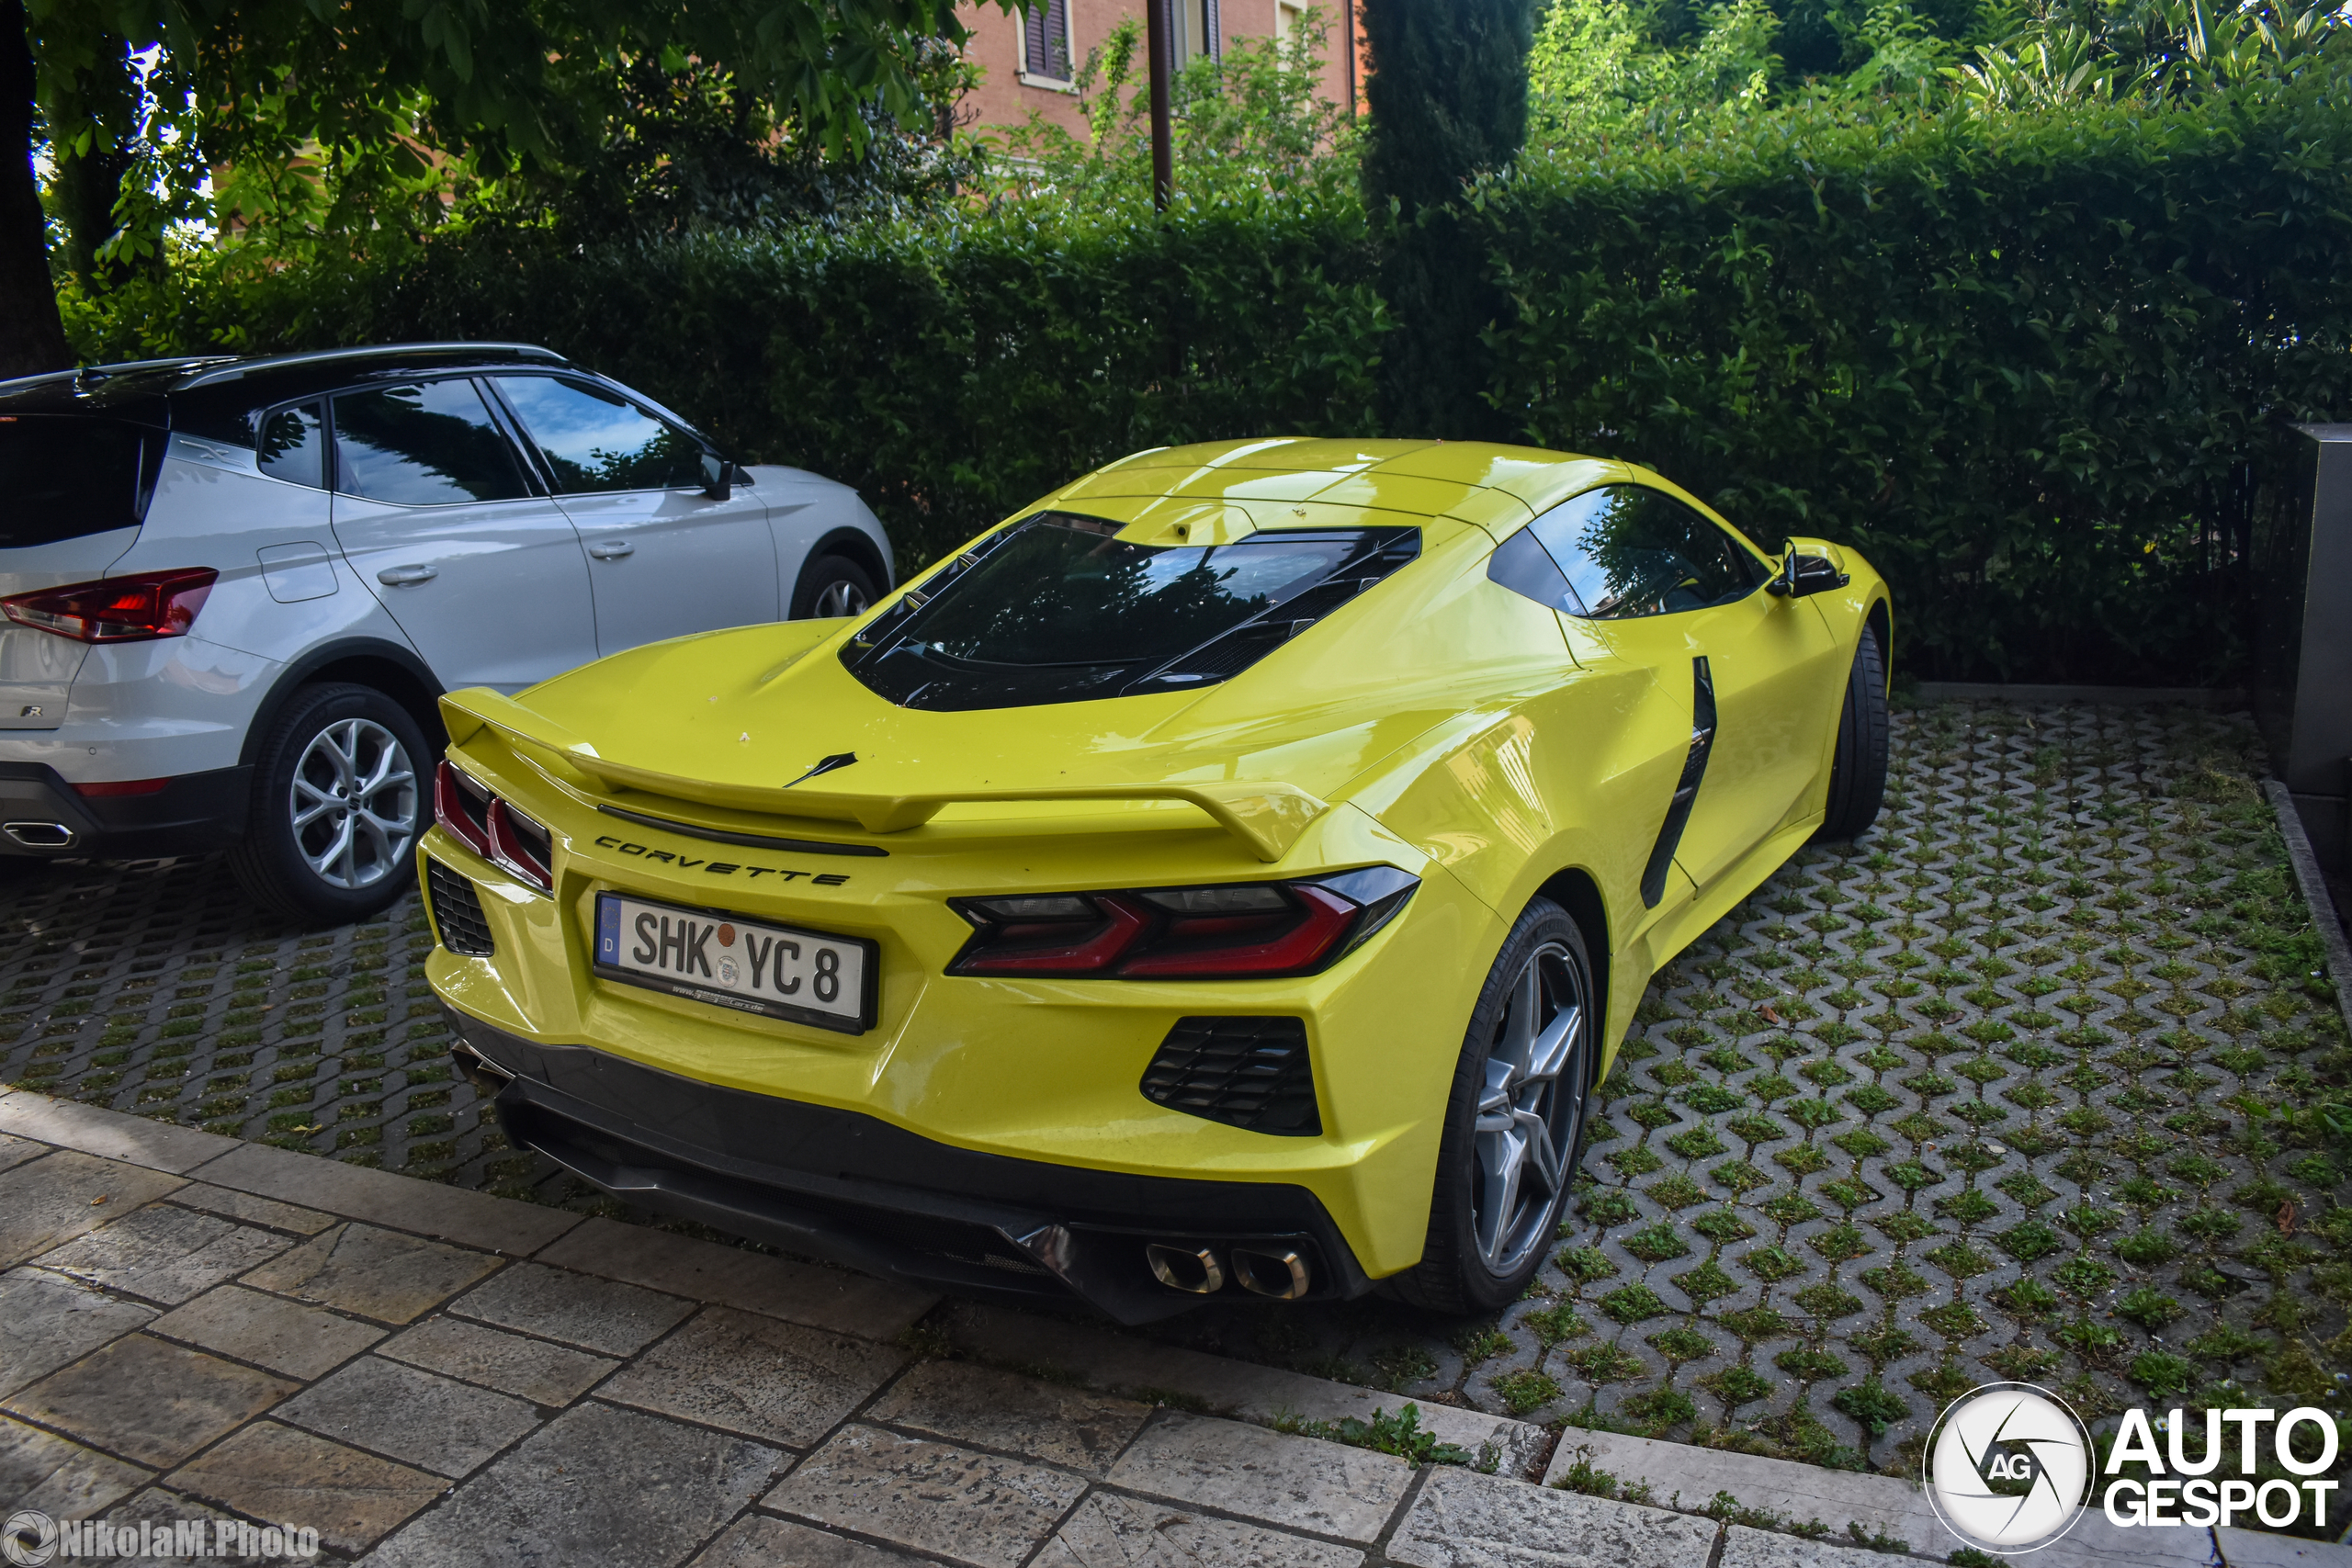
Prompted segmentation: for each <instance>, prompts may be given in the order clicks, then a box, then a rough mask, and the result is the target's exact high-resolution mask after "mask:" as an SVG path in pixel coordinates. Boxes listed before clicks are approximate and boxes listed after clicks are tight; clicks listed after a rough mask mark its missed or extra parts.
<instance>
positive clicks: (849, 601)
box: [809, 578, 871, 621]
mask: <svg viewBox="0 0 2352 1568" xmlns="http://www.w3.org/2000/svg"><path fill="white" fill-rule="evenodd" d="M870 602H871V601H869V600H868V599H867V598H866V596H865V589H863V588H860V587H859V586H858V585H857V584H856V583H854V582H852V581H849V580H848V579H847V578H836V579H835V580H834V581H831V582H828V583H827V584H825V586H824V589H823V590H822V591H821V592H819V593H818V595H817V600H816V604H814V605H813V606H812V607H811V608H810V610H809V615H810V616H811V617H812V618H814V619H816V620H820V621H826V620H836V619H839V618H841V617H842V616H845V615H864V614H865V606H866V605H867V604H869V603H870Z"/></svg>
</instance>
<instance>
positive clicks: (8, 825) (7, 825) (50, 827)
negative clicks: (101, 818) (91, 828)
mask: <svg viewBox="0 0 2352 1568" xmlns="http://www.w3.org/2000/svg"><path fill="white" fill-rule="evenodd" d="M0 833H6V834H7V835H8V837H10V838H12V839H14V840H17V842H18V843H20V844H22V845H24V846H25V848H27V849H28V850H62V849H67V848H70V847H71V846H72V844H73V842H74V829H71V828H68V827H67V826H66V825H65V824H64V823H62V822H0Z"/></svg>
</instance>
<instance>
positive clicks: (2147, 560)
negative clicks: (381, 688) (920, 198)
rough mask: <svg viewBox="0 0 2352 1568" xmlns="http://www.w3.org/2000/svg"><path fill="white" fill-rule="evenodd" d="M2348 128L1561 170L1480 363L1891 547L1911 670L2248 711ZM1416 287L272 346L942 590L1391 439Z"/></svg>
mask: <svg viewBox="0 0 2352 1568" xmlns="http://www.w3.org/2000/svg"><path fill="white" fill-rule="evenodd" d="M2345 102H2346V97H2345V95H2342V94H2335V95H2333V96H2331V95H2330V94H2329V93H2328V92H2324V91H2320V90H2316V89H2314V90H2309V91H2304V92H2301V93H2300V94H2298V95H2291V96H2278V97H2274V98H2272V99H2270V100H2268V101H2267V102H2256V101H2252V100H2241V99H2231V98H2217V99H2212V100H2208V101H2206V102H2204V103H2202V104H2199V105H2194V106H2191V107H2183V108H2172V109H2164V110H2154V109H2150V108H2148V107H2144V106H2139V105H2133V106H2128V107H2104V108H2083V109H2077V110H2075V111H2071V112H2070V113H2069V114H2068V115H2067V116H2065V117H2063V118H2057V117H2052V118H2038V117H2023V116H1996V117H1980V116H1974V115H1970V114H1967V113H1964V112H1958V111H1955V112H1953V113H1951V114H1949V115H1943V116H1931V117H1926V118H1917V117H1914V118H1854V117H1852V116H1851V114H1850V113H1848V114H1846V115H1845V117H1844V118H1839V117H1838V115H1835V114H1832V113H1829V112H1827V111H1824V112H1822V113H1819V114H1806V113H1804V112H1797V111H1792V112H1788V113H1783V114H1778V115H1770V116H1761V117H1757V118H1753V119H1750V120H1748V121H1747V122H1744V123H1742V124H1740V125H1738V126H1736V128H1735V129H1733V130H1729V131H1727V132H1725V133H1724V134H1723V135H1722V136H1721V137H1719V138H1718V139H1716V140H1713V141H1706V142H1703V143H1701V144H1696V145H1689V146H1684V147H1681V148H1679V149H1673V150H1661V149H1634V150H1629V151H1624V152H1611V153H1608V154H1606V155H1596V156H1593V157H1590V158H1586V159H1581V160H1572V159H1554V160H1552V161H1549V162H1546V161H1543V160H1540V159H1532V160H1531V161H1530V163H1529V164H1528V165H1527V166H1526V167H1524V168H1522V169H1521V171H1520V173H1519V174H1518V175H1517V176H1516V177H1514V178H1513V179H1511V180H1510V181H1507V182H1502V183H1498V184H1496V185H1493V186H1488V187H1487V188H1485V189H1484V190H1482V191H1481V192H1480V193H1479V195H1478V198H1477V200H1476V205H1475V210H1474V211H1473V212H1472V213H1471V214H1470V215H1469V219H1468V221H1467V222H1466V223H1465V224H1464V229H1463V232H1464V234H1465V235H1466V236H1467V241H1466V243H1467V247H1468V248H1467V250H1466V253H1465V255H1464V265H1465V266H1483V267H1484V268H1486V269H1487V275H1488V276H1489V277H1490V278H1491V279H1492V281H1494V282H1495V283H1496V284H1497V285H1498V287H1499V288H1500V290H1501V293H1502V296H1503V297H1504V298H1506V299H1508V300H1509V301H1510V309H1509V310H1508V312H1507V313H1506V315H1505V316H1504V317H1503V318H1502V319H1500V320H1498V321H1496V322H1495V323H1494V325H1493V326H1492V327H1491V329H1490V330H1489V331H1488V332H1487V334H1486V336H1485V338H1484V341H1483V342H1482V343H1480V344H1462V345H1458V348H1459V352H1462V353H1464V354H1466V355H1476V356H1478V357H1479V360H1480V363H1481V365H1482V375H1483V377H1484V378H1485V381H1486V384H1487V386H1488V387H1489V388H1490V389H1491V390H1490V393H1489V397H1490V400H1491V401H1492V403H1493V404H1494V411H1495V412H1498V413H1499V414H1500V415H1501V416H1502V417H1503V418H1504V419H1505V420H1506V421H1507V422H1508V423H1509V424H1510V426H1511V427H1512V428H1515V429H1517V430H1519V431H1521V433H1522V434H1523V436H1524V438H1525V439H1527V440H1530V441H1532V442H1534V443H1537V444H1540V445H1544V446H1559V447H1565V448H1568V449H1572V450H1579V451H1586V452H1594V453H1600V454H1603V455H1610V456H1622V457H1630V458H1633V459H1635V460H1638V461H1643V462H1646V463H1649V464H1651V465H1653V466H1655V467H1657V468H1659V469H1661V470H1662V471H1664V472H1666V473H1668V474H1669V475H1671V476H1673V477H1675V478H1676V479H1679V480H1681V481H1682V482H1683V483H1685V484H1688V485H1690V486H1691V488H1693V489H1694V490H1696V491H1700V492H1701V493H1702V494H1706V495H1708V496H1710V497H1711V498H1713V499H1714V500H1716V501H1717V502H1718V503H1719V504H1720V505H1721V506H1722V507H1723V508H1724V511H1725V513H1727V514H1728V515H1730V516H1732V517H1733V518H1734V519H1735V520H1736V521H1737V522H1739V523H1740V524H1741V525H1743V526H1744V527H1747V529H1749V530H1750V531H1751V532H1752V533H1753V534H1755V535H1756V536H1758V537H1759V538H1764V539H1767V540H1773V539H1777V538H1778V537H1779V536H1780V535H1781V533H1783V532H1805V533H1819V534H1824V535H1827V536H1831V537H1836V538H1841V539H1847V540H1850V541H1852V542H1854V543H1856V544H1858V545H1860V546H1861V547H1863V548H1864V549H1865V550H1867V551H1868V552H1870V554H1871V557H1872V558H1873V559H1874V560H1876V561H1877V562H1878V563H1879V564H1880V565H1881V566H1882V567H1883V568H1884V569H1885V570H1886V571H1887V572H1888V574H1889V576H1890V577H1891V578H1892V579H1893V580H1894V583H1895V585H1896V591H1897V595H1898V598H1897V625H1898V636H1897V642H1898V657H1899V660H1900V662H1901V664H1902V666H1903V667H1904V668H1905V669H1906V670H1908V671H1911V672H1912V673H1915V674H1917V675H1921V676H1927V677H1947V678H1969V677H1979V678H1981V677H1988V676H1991V677H2007V678H2013V679H2043V680H2053V679H2071V680H2083V679H2089V680H2124V681H2142V682H2172V681H2194V680H2202V679H2212V678H2217V677H2221V678H2226V677H2228V676H2230V675H2232V674H2233V672H2234V665H2233V661H2234V660H2236V658H2237V656H2238V649H2239V648H2240V646H2241V639H2240V636H2239V633H2240V627H2239V625H2238V614H2239V597H2238V593H2239V590H2238V588H2237V586H2236V580H2237V577H2238V575H2239V574H2238V571H2237V570H2236V569H2233V568H2229V567H2227V566H2226V564H2225V563H2224V562H2223V560H2222V553H2221V551H2220V550H2219V548H2218V547H2217V546H2216V545H2214V544H2213V543H2212V542H2211V539H2210V538H2209V536H2211V535H2212V534H2213V533H2215V532H2216V531H2217V525H2218V524H2219V523H2220V522H2221V521H2222V519H2223V517H2224V514H2225V513H2227V510H2228V501H2229V495H2230V493H2231V485H2232V480H2233V468H2235V466H2236V465H2238V464H2239V463H2241V462H2243V461H2245V459H2247V458H2249V457H2252V456H2253V455H2254V454H2255V452H2256V448H2257V447H2258V446H2260V445H2261V444H2262V443H2263V441H2264V440H2265V439H2266V438H2267V435H2266V433H2267V431H2269V430H2270V429H2271V428H2272V425H2271V424H2270V423H2267V422H2272V421H2275V420H2276V419H2277V418H2278V416H2280V415H2287V416H2292V417H2316V416H2322V415H2333V416H2334V417H2337V418H2344V417H2352V353H2347V338H2348V337H2352V266H2347V265H2346V262H2345V260H2344V258H2345V257H2346V256H2352V110H2347V109H2346V107H2343V106H2344V103H2345ZM1382 250H1383V242H1382V225H1381V224H1379V223H1376V222H1368V221H1367V220H1366V218H1365V215H1364V214H1363V210H1362V209H1361V208H1360V207H1359V206H1356V205H1355V204H1353V203H1352V202H1351V201H1349V200H1347V199H1345V198H1336V199H1334V198H1320V197H1303V198H1297V199H1293V200H1276V199H1273V198H1267V199H1263V200H1254V201H1240V202H1219V203H1216V204H1214V205H1209V206H1205V207H1200V208H1186V207H1181V206H1180V208H1179V209H1177V210H1176V211H1175V212H1174V213H1173V214H1172V215H1171V216H1170V217H1169V218H1168V219H1166V220H1155V219H1153V218H1152V217H1151V215H1150V214H1149V213H1148V211H1139V210H1136V209H1133V208H1127V207H1120V206H1117V205H1115V204H1113V205H1108V206H1105V207H1104V208H1103V209H1071V208H1069V207H1063V206H1057V205H1052V204H1047V203H1043V202H1030V203H1025V204H1023V203H1014V204H1007V205H1005V206H1002V207H1000V208H996V209H976V210H973V211H970V212H965V213H959V214H957V215H955V216H953V217H951V218H944V219H939V220H932V221H929V222H926V223H922V224H913V225H904V226H899V227H893V228H888V229H874V230H866V231H851V232H846V233H834V234H828V233H823V232H818V231H811V232H809V233H807V234H801V235H794V236H790V237H787V238H784V239H774V238H766V237H761V238H747V237H732V236H715V237H705V238H699V239H691V240H681V241H674V242H665V243H658V244H651V245H643V246H635V247H629V248H621V249H613V250H606V251H589V252H584V253H582V252H576V251H575V252H569V253H561V252H556V251H554V250H551V249H549V248H548V244H547V243H546V242H545V241H543V240H540V239H537V238H536V237H534V236H532V235H528V234H524V235H514V234H505V235H501V234H495V233H480V232H477V233H475V234H473V235H470V236H468V237H466V238H464V239H462V240H458V241H445V242H439V243H435V244H434V245H432V246H431V247H429V248H428V250H427V252H426V254H425V257H424V260H423V261H422V262H421V263H417V264H415V265H411V266H409V267H408V268H406V269H405V270H404V271H402V272H401V274H399V275H398V276H377V277H372V278H364V279H356V280H355V279H350V278H325V277H312V278H288V279H283V280H281V282H280V284H279V285H278V286H277V290H276V292H275V294H274V295H273V296H271V297H270V298H269V299H267V300H265V301H263V302H262V304H263V305H264V307H265V308H264V310H263V314H264V315H265V316H266V317H268V318H269V319H270V320H274V321H276V323H277V324H276V325H275V326H274V327H272V326H264V327H262V328H260V329H259V331H260V334H261V335H262V336H264V337H273V336H274V337H275V339H276V340H277V341H280V342H286V343H289V344H290V343H323V342H334V341H360V340H368V339H375V340H386V339H397V338H403V337H411V338H413V337H419V336H444V335H447V336H457V335H471V336H485V337H487V336H498V337H510V336H511V337H520V338H527V339H532V340H535V341H538V342H543V343H546V344H550V345H552V346H554V347H557V348H559V349H561V350H563V351H565V352H567V353H569V354H571V355H576V356H578V357H580V358H582V360H584V361H586V362H588V363H591V364H594V365H595V366H597V367H601V368H603V369H605V370H607V371H609V372H611V373H612V374H614V375H616V376H618V377H620V378H623V379H624V380H628V381H630V382H633V383H635V384H637V385H639V386H641V387H643V388H644V389H646V390H648V391H649V392H651V393H653V394H654V395H656V396H659V397H662V398H663V399H665V400H668V401H670V402H672V403H673V404H675V405H676V406H677V407H679V408H680V409H681V410H683V411H684V412H687V413H688V414H690V415H691V416H692V417H694V418H695V419H697V420H699V421H701V422H703V423H707V425H708V426H709V427H710V428H711V429H712V430H713V431H714V432H716V433H717V434H719V435H721V436H722V437H723V438H725V439H727V440H729V441H730V442H732V443H734V444H736V445H738V446H740V447H741V448H742V449H743V450H745V451H747V452H752V453H754V454H756V455H758V456H761V457H767V458H770V459H775V460H783V461H790V462H797V463H801V464H805V465H807V466H808V467H810V468H817V469H819V470H821V471H823V472H826V473H829V474H831V475H834V476H836V477H838V478H841V479H845V480H848V481H850V482H853V483H854V484H857V485H858V486H859V487H860V488H861V489H863V490H864V491H865V493H866V495H867V497H868V499H869V500H870V501H871V502H873V504H874V505H875V508H876V511H877V513H880V514H881V516H882V518H883V520H884V522H885V523H886V524H887V525H888V526H889V527H890V528H891V530H892V531H893V534H894V536H896V537H897V538H898V539H899V541H900V546H901V551H902V554H903V555H904V556H905V557H906V558H907V564H914V563H915V562H916V561H919V560H922V559H927V558H931V557H933V556H934V555H935V554H936V553H938V552H939V551H941V550H943V549H944V548H946V547H949V546H950V545H952V544H954V543H956V542H957V541H958V540H960V539H962V538H963V537H966V536H968V535H969V534H970V533H971V532H973V531H975V530H976V529H978V527H980V526H983V525H986V524H987V523H988V522H989V521H991V520H993V519H994V518H995V517H997V516H1000V515H1001V514H1002V513H1005V512H1007V511H1009V510H1011V509H1012V508H1013V507H1016V506H1018V505H1021V504H1023V502H1026V501H1028V500H1029V499H1031V498H1033V497H1034V496H1035V495H1036V494H1037V493H1039V492H1041V491H1045V490H1046V489H1048V488H1050V487H1052V486H1053V485H1055V484H1057V483H1058V482H1060V481H1061V480H1063V479H1067V478H1068V477H1069V476H1071V475H1073V474H1076V473H1078V472H1080V471H1082V470H1083V469H1085V468H1090V467H1091V466H1093V465H1095V464H1098V463H1101V462H1103V461H1105V460H1107V459H1109V458H1112V457H1117V456H1119V455H1121V454H1123V453H1125V452H1129V451H1133V450H1136V449H1137V448H1140V447H1144V446H1155V445H1159V444H1162V443H1174V442H1180V441H1185V440H1192V439H1203V438H1210V437H1218V436H1228V435H1244V434H1257V433H1261V432H1302V433H1308V434H1384V433H1385V432H1384V431H1383V429H1382V424H1383V418H1382V411H1381V408H1380V406H1379V396H1380V394H1379V388H1380V384H1381V378H1380V374H1379V365H1380V361H1381V357H1382V355H1383V354H1384V352H1387V351H1389V350H1390V349H1391V348H1393V346H1394V340H1393V339H1392V338H1391V336H1390V334H1391V333H1394V332H1397V331H1398V330H1410V327H1411V325H1412V323H1409V322H1408V323H1404V325H1403V327H1402V328H1401V329H1400V327H1399V325H1398V324H1397V322H1395V321H1392V319H1391V317H1390V313H1389V312H1388V310H1386V308H1385V305H1384V303H1383V301H1382V299H1380V296H1379V292H1378V287H1377V285H1378V278H1379V276H1380V260H1381V254H1382ZM1395 434H1414V432H1395Z"/></svg>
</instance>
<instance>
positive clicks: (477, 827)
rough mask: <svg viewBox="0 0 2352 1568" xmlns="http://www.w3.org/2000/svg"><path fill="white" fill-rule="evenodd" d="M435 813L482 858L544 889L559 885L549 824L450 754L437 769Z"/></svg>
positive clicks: (445, 827) (439, 820)
mask: <svg viewBox="0 0 2352 1568" xmlns="http://www.w3.org/2000/svg"><path fill="white" fill-rule="evenodd" d="M433 819H434V820H435V822H438V823H439V824H440V825H441V827H442V829H443V830H444V831H446V832H447V833H448V835H449V836H450V837H451V838H453V839H455V840H458V842H459V843H461V844H463V845H465V846H466V848H468V849H469V850H471V851H473V852H474V853H476V854H478V855H480V856H481V858H482V859H484V860H486V861H494V862H496V863H498V864H500V865H503V866H504V867H505V868H506V869H507V870H509V871H511V872H513V873H514V874H515V875H517V876H519V877H521V878H522V879H523V880H524V881H526V882H527V883H529V884H530V885H531V886H534V887H536V888H537V889H538V890H539V891H540V892H542V893H552V892H554V891H555V873H554V871H553V870H552V869H550V868H551V867H552V866H553V865H554V863H555V850H554V845H553V843H552V842H551V841H550V840H549V838H548V830H547V829H545V828H542V827H540V826H539V825H538V824H537V822H534V821H532V820H531V819H530V818H528V817H526V816H524V815H523V814H522V813H521V812H519V811H517V810H515V808H514V807H511V806H509V805H507V804H506V802H504V801H503V800H501V799H499V798H498V796H496V795H492V794H491V793H490V791H489V790H487V789H484V788H483V787H482V786H481V784H476V783H475V782H474V781H473V780H472V779H471V778H469V776H467V774H466V773H464V772H463V771H462V770H460V769H459V768H458V767H457V766H456V765H455V764H454V763H452V762H449V761H446V760H445V761H443V762H442V763H441V765H440V766H439V767H437V768H435V769H434V770H433Z"/></svg>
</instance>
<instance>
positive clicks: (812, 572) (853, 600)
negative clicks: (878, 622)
mask: <svg viewBox="0 0 2352 1568" xmlns="http://www.w3.org/2000/svg"><path fill="white" fill-rule="evenodd" d="M880 597H882V591H881V589H879V588H878V587H876V585H875V582H874V574H873V573H872V572H870V571H868V570H865V568H864V567H862V566H860V565H859V564H858V563H857V562H855V561H854V560H852V559H850V558H849V557H847V556H830V555H828V556H819V557H818V558H816V559H815V560H812V561H810V562H809V564H808V565H807V566H805V567H803V568H801V570H800V581H799V583H798V585H797V586H796V587H795V588H794V589H793V591H792V618H793V619H794V620H796V621H807V620H815V619H820V618H823V619H831V618H835V617H839V616H845V615H864V614H865V612H866V611H867V610H868V609H869V608H871V607H872V605H873V604H874V601H876V599H879V598H880Z"/></svg>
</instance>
